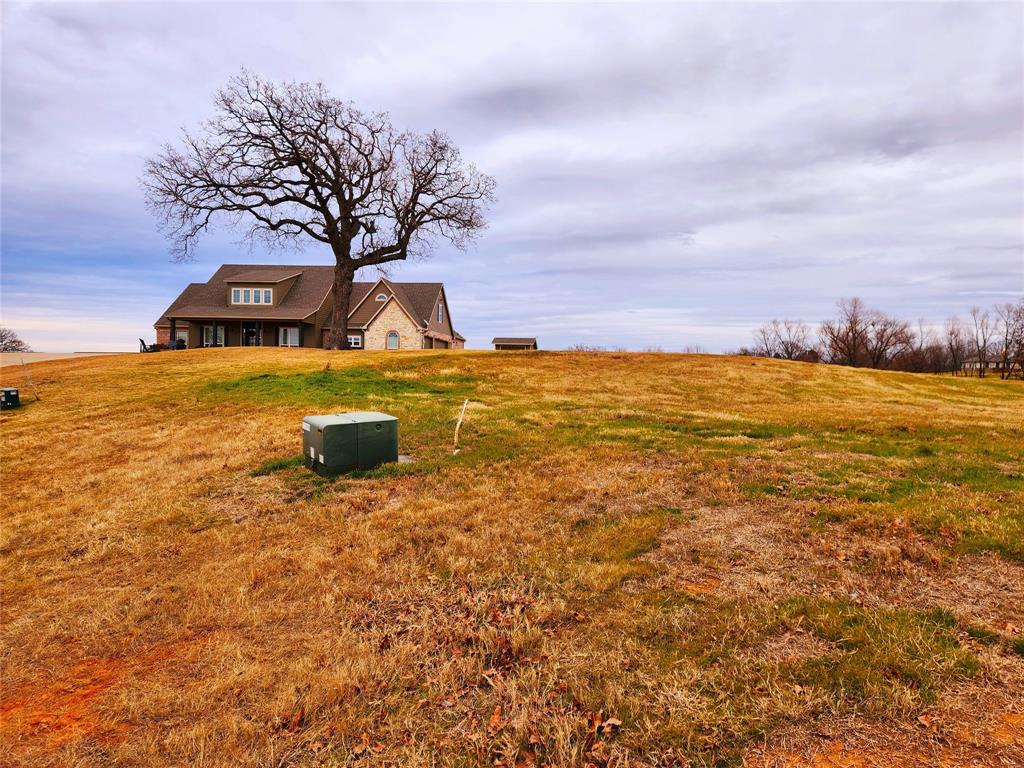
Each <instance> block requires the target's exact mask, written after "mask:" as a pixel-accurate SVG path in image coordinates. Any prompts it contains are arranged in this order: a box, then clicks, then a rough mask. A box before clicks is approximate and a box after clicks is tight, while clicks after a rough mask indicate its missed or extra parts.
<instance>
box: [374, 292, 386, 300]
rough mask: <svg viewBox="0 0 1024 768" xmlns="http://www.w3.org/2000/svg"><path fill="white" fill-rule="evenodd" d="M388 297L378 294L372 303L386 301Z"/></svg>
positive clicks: (384, 294)
mask: <svg viewBox="0 0 1024 768" xmlns="http://www.w3.org/2000/svg"><path fill="white" fill-rule="evenodd" d="M387 300H388V295H387V294H386V293H378V294H377V298H376V299H374V301H387Z"/></svg>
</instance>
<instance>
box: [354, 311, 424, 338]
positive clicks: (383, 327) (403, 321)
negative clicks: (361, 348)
mask: <svg viewBox="0 0 1024 768" xmlns="http://www.w3.org/2000/svg"><path fill="white" fill-rule="evenodd" d="M388 331H398V338H399V347H400V349H420V348H421V347H422V346H423V341H422V338H423V337H422V335H421V334H420V332H419V329H418V328H417V327H416V324H415V323H413V321H412V320H410V319H409V316H408V315H407V314H405V312H403V311H402V308H401V307H399V306H398V303H397V302H395V301H394V300H392V301H390V302H388V305H387V306H386V307H384V310H383V311H382V312H381V313H380V314H379V315H377V317H376V318H375V319H374V321H373V322H372V323H370V327H369V328H367V329H366V334H365V336H364V338H363V342H364V343H365V344H366V349H386V348H387V335H388Z"/></svg>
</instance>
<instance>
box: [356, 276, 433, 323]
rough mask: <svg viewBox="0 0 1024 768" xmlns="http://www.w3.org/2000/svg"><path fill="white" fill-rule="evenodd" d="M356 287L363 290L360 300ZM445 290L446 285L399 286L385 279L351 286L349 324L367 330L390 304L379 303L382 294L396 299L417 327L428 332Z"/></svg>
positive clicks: (403, 284) (418, 284)
mask: <svg viewBox="0 0 1024 768" xmlns="http://www.w3.org/2000/svg"><path fill="white" fill-rule="evenodd" d="M356 285H359V286H360V292H359V298H358V299H357V298H356V290H355V286H356ZM443 287H444V284H443V283H397V282H393V281H391V280H388V279H387V278H385V277H382V278H380V279H378V280H377V281H376V282H373V283H355V284H353V286H352V301H351V304H350V306H351V309H350V310H349V315H348V318H349V324H350V325H351V326H352V327H354V328H365V327H366V326H367V325H368V324H369V323H370V321H371V320H373V318H374V317H375V316H376V315H377V313H378V312H379V311H380V310H381V309H382V308H383V306H386V305H387V302H377V301H376V297H377V295H378V294H381V293H383V294H386V295H387V296H388V297H392V296H393V297H394V299H395V301H397V302H398V304H399V305H400V306H401V307H402V309H404V310H405V312H406V314H408V315H409V317H410V318H412V320H413V322H414V323H416V324H417V325H419V326H420V327H421V328H426V327H427V324H428V323H429V322H430V315H431V313H432V312H433V311H434V305H435V304H436V303H437V297H438V296H440V295H441V289H442V288H443ZM370 294H374V295H373V296H371V295H370Z"/></svg>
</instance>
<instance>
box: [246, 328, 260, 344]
mask: <svg viewBox="0 0 1024 768" xmlns="http://www.w3.org/2000/svg"><path fill="white" fill-rule="evenodd" d="M242 346H243V347H258V346H260V332H259V328H257V327H256V323H242Z"/></svg>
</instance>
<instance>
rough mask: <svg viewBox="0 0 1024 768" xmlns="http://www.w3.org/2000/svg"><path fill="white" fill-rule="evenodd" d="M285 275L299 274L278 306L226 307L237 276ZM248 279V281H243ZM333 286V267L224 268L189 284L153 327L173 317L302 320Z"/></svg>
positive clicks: (247, 266) (231, 266) (248, 265)
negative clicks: (231, 283)
mask: <svg viewBox="0 0 1024 768" xmlns="http://www.w3.org/2000/svg"><path fill="white" fill-rule="evenodd" d="M256 271H259V272H264V273H276V274H284V273H287V274H285V277H289V276H291V275H294V274H296V273H299V277H298V279H296V281H295V283H294V284H293V285H292V287H291V290H289V291H288V294H287V295H286V296H285V297H284V299H283V300H282V301H281V303H280V304H278V305H277V306H272V307H266V306H263V307H261V306H249V305H246V306H230V305H228V303H227V283H228V282H229V281H235V280H237V279H238V276H239V275H247V274H252V273H253V272H256ZM246 279H249V278H246ZM333 282H334V267H329V266H306V267H303V266H294V265H273V266H267V267H255V266H254V265H252V264H224V265H223V266H221V268H220V269H218V270H217V271H216V272H214V273H213V276H212V277H211V278H210V279H209V280H208V281H206V282H205V283H192V284H191V285H189V286H188V287H187V288H186V289H185V290H184V291H182V293H181V295H180V296H178V298H177V299H175V300H174V301H173V302H172V303H171V306H169V307H168V308H167V310H166V311H165V312H164V313H163V315H161V317H160V319H159V320H157V321H156V323H155V325H156V326H159V327H163V326H167V325H169V324H170V317H171V316H172V315H173V316H175V317H179V318H211V319H212V318H229V319H235V320H250V319H251V320H261V319H262V320H302V319H304V318H306V317H309V316H310V315H311V314H313V313H314V312H316V311H317V309H319V308H320V305H321V304H322V303H323V301H324V299H325V298H327V294H328V293H329V292H330V290H331V285H332V284H333Z"/></svg>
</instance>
